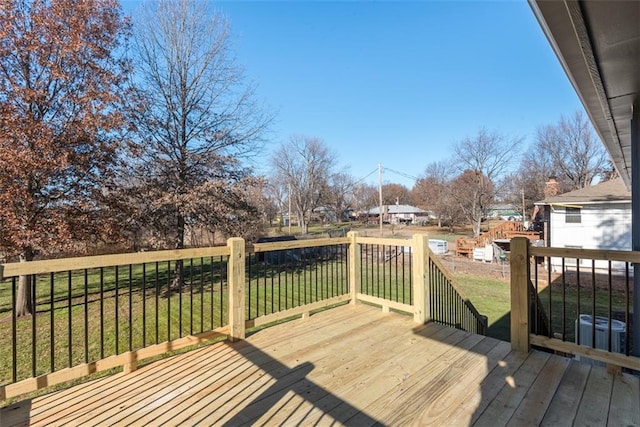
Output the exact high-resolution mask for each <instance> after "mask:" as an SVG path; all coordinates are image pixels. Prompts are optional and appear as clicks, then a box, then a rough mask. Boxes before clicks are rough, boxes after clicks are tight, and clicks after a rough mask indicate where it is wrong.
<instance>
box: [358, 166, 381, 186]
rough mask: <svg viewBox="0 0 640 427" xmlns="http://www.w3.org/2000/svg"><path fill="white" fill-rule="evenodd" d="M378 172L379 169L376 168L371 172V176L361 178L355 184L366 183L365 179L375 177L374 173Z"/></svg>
mask: <svg viewBox="0 0 640 427" xmlns="http://www.w3.org/2000/svg"><path fill="white" fill-rule="evenodd" d="M376 172H378V168H375V169H374V170H372V171H371V172H369V174H368V175H367V176H365V177H363V178H360V179H359V180H357V181H356V182H354V184H358V183H360V182H362V181H364V180H365V179H367V178H369V177H370V176H371V175H373V174H374V173H376Z"/></svg>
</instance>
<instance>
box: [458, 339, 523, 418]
mask: <svg viewBox="0 0 640 427" xmlns="http://www.w3.org/2000/svg"><path fill="white" fill-rule="evenodd" d="M509 345H510V344H509ZM527 357H528V354H526V353H521V352H519V351H511V352H510V353H509V354H508V355H507V356H506V357H505V358H504V359H502V360H498V361H497V362H496V363H495V364H494V366H493V368H492V370H491V372H490V373H489V374H488V375H487V376H486V377H485V378H484V380H482V382H481V383H480V384H479V385H478V386H476V387H474V388H473V389H472V390H471V391H470V392H471V394H470V396H469V397H467V398H466V399H460V403H459V406H458V408H457V410H456V411H455V412H454V413H453V414H451V416H450V417H449V419H448V420H447V424H449V425H473V423H474V422H475V421H476V420H477V419H478V418H479V417H480V414H482V413H483V412H484V411H485V409H486V408H487V406H489V404H490V403H491V401H492V400H493V399H494V398H495V397H496V396H497V395H498V393H500V391H501V390H502V389H503V388H504V387H509V384H510V383H511V382H512V381H513V375H514V374H515V372H516V371H517V370H518V369H519V368H520V366H522V364H523V363H524V361H525V360H526V359H527Z"/></svg>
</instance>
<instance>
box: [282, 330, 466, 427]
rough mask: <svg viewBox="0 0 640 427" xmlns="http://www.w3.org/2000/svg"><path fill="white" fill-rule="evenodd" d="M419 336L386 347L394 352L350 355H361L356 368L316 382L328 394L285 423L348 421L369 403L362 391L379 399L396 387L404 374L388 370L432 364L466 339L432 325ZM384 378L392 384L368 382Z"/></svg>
mask: <svg viewBox="0 0 640 427" xmlns="http://www.w3.org/2000/svg"><path fill="white" fill-rule="evenodd" d="M436 327H437V328H439V329H435V333H433V332H432V331H433V330H434V328H436ZM427 328H428V329H427ZM414 331H415V329H414ZM419 334H420V335H421V336H423V337H426V338H427V340H424V341H423V340H422V339H420V337H408V339H406V340H405V343H404V344H401V345H396V343H395V342H393V343H390V344H392V345H395V348H391V349H388V351H387V349H386V348H382V349H378V346H377V345H374V346H371V347H369V348H364V349H362V348H361V349H360V351H354V353H355V354H358V355H360V354H362V355H363V356H360V357H359V360H358V361H357V363H356V364H352V363H350V364H348V365H344V366H341V367H340V368H338V369H336V370H335V371H334V372H333V375H332V376H331V378H330V379H329V380H324V381H320V382H319V384H320V385H321V386H322V387H323V388H324V389H326V390H328V391H329V393H327V394H326V395H325V396H323V397H321V398H320V399H316V400H315V401H314V405H313V406H314V408H313V410H311V411H310V412H309V413H308V414H305V416H304V418H288V420H289V421H291V422H292V423H294V424H297V423H299V424H309V425H312V424H314V423H315V422H316V421H318V420H322V419H324V418H327V417H329V418H331V419H336V418H337V419H348V418H349V417H352V416H353V415H355V414H357V413H359V412H361V411H362V410H363V409H358V407H362V408H364V406H363V405H366V404H368V402H370V401H371V397H369V396H367V394H365V393H364V392H363V389H366V390H367V391H371V393H373V394H376V395H379V393H384V392H386V391H387V390H389V389H390V387H397V385H398V384H401V382H402V379H403V376H404V372H400V373H399V374H398V375H396V376H395V377H394V376H393V372H391V373H390V372H389V371H390V370H393V369H395V370H397V367H402V365H403V363H404V362H405V361H407V360H413V361H414V362H413V363H415V361H421V362H422V366H426V365H428V364H429V363H431V362H432V361H434V360H436V359H437V358H438V357H439V355H441V354H443V353H444V352H446V351H447V350H448V349H451V346H452V345H457V344H458V343H459V342H460V341H462V340H463V339H464V338H465V337H467V335H466V334H464V333H461V332H460V331H456V330H454V329H451V328H446V327H442V326H436V325H435V324H428V325H426V328H425V329H424V330H423V331H419ZM407 344H409V345H407ZM427 350H428V351H427ZM416 354H420V357H416ZM365 355H368V356H365ZM385 374H390V375H392V378H393V381H392V382H391V383H389V382H386V383H384V386H383V387H377V388H373V387H374V386H373V385H372V384H371V381H376V380H379V379H380V378H382V377H383V376H384V375H385ZM315 380H316V378H315V377H314V381H315ZM378 397H379V396H378ZM340 400H344V401H345V403H346V404H342V402H341V401H340ZM284 417H285V416H284V414H280V415H279V416H276V417H275V418H274V421H276V422H279V421H280V420H281V419H282V418H284Z"/></svg>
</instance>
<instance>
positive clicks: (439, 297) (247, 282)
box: [0, 232, 486, 400]
mask: <svg viewBox="0 0 640 427" xmlns="http://www.w3.org/2000/svg"><path fill="white" fill-rule="evenodd" d="M20 276H24V277H28V278H30V291H31V304H32V306H33V307H34V308H35V311H34V313H35V314H33V315H29V316H20V317H19V316H18V315H17V312H16V299H17V294H18V286H19V281H20V279H19V277H20ZM432 282H433V283H432ZM347 302H350V303H353V304H355V303H358V302H366V303H373V304H377V305H379V306H381V307H382V309H383V310H385V311H388V310H391V309H393V310H398V311H404V312H408V313H410V314H412V315H413V317H414V319H415V321H416V322H421V323H423V322H426V321H430V320H433V321H437V322H440V323H443V324H447V325H450V326H454V327H458V328H462V329H465V330H468V331H470V332H476V333H484V332H485V329H483V327H480V326H478V325H484V327H486V323H483V322H485V319H483V318H482V317H481V316H480V315H479V314H478V313H477V311H476V310H475V308H473V306H472V305H471V304H470V303H469V302H468V301H467V300H466V298H464V296H462V295H460V294H459V292H458V291H457V289H456V288H455V285H454V284H453V281H452V280H451V278H450V277H449V276H448V274H447V273H446V272H445V271H444V268H443V267H442V265H441V264H440V263H439V262H438V261H437V260H436V259H435V257H434V256H433V254H432V253H431V252H430V251H429V248H428V240H427V238H426V236H415V237H414V238H413V239H378V238H370V237H361V236H359V235H358V233H353V232H352V233H349V235H348V237H338V238H327V239H314V240H297V241H286V242H275V243H261V244H254V245H249V246H246V245H245V242H244V240H243V239H239V238H233V239H229V241H228V244H227V245H226V246H222V247H214V248H202V249H184V250H174V251H158V252H141V253H132V254H122V255H106V256H95V257H82V258H67V259H56V260H45V261H32V262H28V263H12V264H5V265H0V334H2V336H3V337H5V338H3V340H2V341H1V342H0V360H4V361H6V362H8V363H5V364H3V365H5V367H3V368H0V400H4V399H6V398H10V397H14V396H17V395H21V394H24V393H28V392H31V391H35V390H38V389H40V388H43V387H46V386H50V385H54V384H57V383H61V382H66V381H69V380H72V379H75V378H78V377H82V376H86V375H88V374H92V373H95V372H99V371H103V370H107V369H112V368H116V367H120V366H122V367H124V370H125V371H132V370H134V369H136V366H137V363H138V362H139V361H140V360H142V359H145V358H149V357H153V356H157V355H159V354H162V353H165V352H167V351H172V350H177V349H180V348H183V347H186V346H190V345H193V344H197V343H199V342H202V341H205V340H209V339H213V338H220V339H224V338H228V339H231V340H236V339H242V338H244V337H245V334H246V330H247V328H253V327H257V326H260V325H264V324H267V323H271V322H274V321H278V320H281V319H285V318H288V317H292V316H300V315H302V316H305V315H308V314H309V313H310V312H311V311H313V310H317V309H323V308H326V307H329V306H331V305H335V304H340V303H347ZM442 304H450V305H451V308H450V309H446V310H440V305H442ZM443 313H446V315H444V314H443ZM473 316H475V318H476V319H475V320H470V319H471V318H472V317H473ZM9 363H10V365H9ZM6 365H8V366H6Z"/></svg>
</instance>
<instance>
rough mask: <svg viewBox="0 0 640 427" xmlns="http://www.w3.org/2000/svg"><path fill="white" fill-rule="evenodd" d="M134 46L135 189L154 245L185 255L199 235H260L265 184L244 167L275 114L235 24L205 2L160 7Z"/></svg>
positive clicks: (143, 23)
mask: <svg viewBox="0 0 640 427" xmlns="http://www.w3.org/2000/svg"><path fill="white" fill-rule="evenodd" d="M134 40H135V44H134V46H135V60H136V67H137V69H136V70H137V73H138V74H137V76H138V78H139V80H140V81H141V88H142V89H141V91H140V96H141V99H142V100H143V104H144V108H143V109H142V110H141V111H140V114H139V115H138V116H137V120H136V125H137V128H138V130H139V135H140V136H139V145H140V147H141V151H142V155H141V161H139V162H137V163H136V164H135V175H134V177H133V178H131V180H130V182H132V183H133V187H134V188H135V190H136V192H137V194H139V196H140V197H139V202H138V203H139V206H140V207H141V209H140V212H142V214H141V215H140V219H141V220H145V221H147V222H146V224H147V225H148V226H150V228H151V229H152V230H153V231H154V237H155V242H154V243H155V244H156V246H159V247H171V248H176V249H180V248H183V247H184V245H185V232H186V230H187V229H189V228H193V227H202V228H205V229H207V230H209V231H211V232H216V231H217V232H220V233H222V234H224V235H229V234H234V235H243V236H245V237H249V236H247V233H249V234H250V235H251V234H255V232H256V230H257V228H258V226H259V223H260V222H261V221H262V218H261V216H260V215H258V212H259V211H260V206H261V204H262V203H263V201H264V200H263V199H262V189H263V188H262V187H263V183H262V181H261V180H259V179H257V178H255V177H253V174H252V170H251V169H250V168H247V167H245V166H244V164H243V160H244V159H246V158H247V157H248V156H251V155H255V154H256V153H257V152H258V150H259V148H260V146H261V144H262V142H263V136H262V135H263V133H264V131H265V130H266V128H267V127H268V125H269V123H270V121H271V116H270V115H269V114H267V113H266V112H265V111H264V110H263V108H262V107H261V106H259V105H258V104H257V103H256V101H255V100H254V91H253V87H252V86H251V85H250V84H247V83H246V82H245V79H244V74H243V71H242V69H241V68H240V67H239V66H238V65H237V63H236V60H235V58H234V57H233V56H232V54H231V44H230V38H229V24H228V22H227V21H226V20H225V19H224V18H223V17H222V16H221V15H220V14H218V13H213V12H211V11H210V10H209V9H208V5H207V3H206V2H200V1H196V0H166V1H159V2H157V3H149V4H146V5H145V6H144V7H143V8H142V9H141V12H140V15H139V16H138V19H137V20H136V32H135V39H134ZM176 268H177V269H180V265H179V263H178V264H177V265H176ZM178 273H179V272H178ZM178 275H179V274H178Z"/></svg>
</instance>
